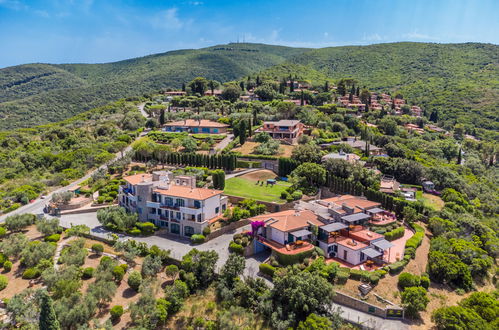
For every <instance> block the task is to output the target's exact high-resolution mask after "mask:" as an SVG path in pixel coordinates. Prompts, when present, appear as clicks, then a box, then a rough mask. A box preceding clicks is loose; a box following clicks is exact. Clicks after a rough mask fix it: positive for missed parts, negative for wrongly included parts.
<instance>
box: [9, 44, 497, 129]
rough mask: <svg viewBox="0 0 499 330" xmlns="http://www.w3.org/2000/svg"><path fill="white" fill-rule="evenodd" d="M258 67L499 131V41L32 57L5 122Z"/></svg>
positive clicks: (17, 79)
mask: <svg viewBox="0 0 499 330" xmlns="http://www.w3.org/2000/svg"><path fill="white" fill-rule="evenodd" d="M257 72H263V73H267V74H269V75H272V76H275V77H279V76H282V77H283V76H288V75H289V74H292V73H295V74H297V75H298V76H303V77H307V78H310V79H311V80H317V81H323V80H325V79H331V80H335V79H340V78H346V77H351V78H354V79H356V80H357V81H358V84H359V85H361V86H367V87H368V88H369V89H371V90H381V91H390V92H399V93H401V94H402V95H403V96H404V98H406V99H408V100H409V101H410V102H414V103H416V104H418V105H420V106H422V108H423V109H424V110H426V111H427V114H429V113H431V112H432V111H434V110H438V116H439V121H443V124H444V125H447V126H452V125H453V124H454V123H455V122H456V121H457V122H461V123H465V124H469V125H473V126H474V127H475V126H476V127H482V128H486V129H493V130H496V131H497V130H498V125H499V120H498V117H497V112H498V111H497V109H498V108H499V101H498V100H499V78H498V77H499V46H497V45H491V44H479V43H467V44H431V43H409V42H401V43H391V44H378V45H370V46H348V47H331V48H322V49H313V50H312V49H304V48H291V47H282V46H270V45H262V44H228V45H220V46H213V47H209V48H204V49H199V50H179V51H172V52H167V53H163V54H157V55H151V56H146V57H141V58H135V59H130V60H126V61H120V62H114V63H105V64H63V65H48V64H29V65H21V66H15V67H10V68H5V69H1V70H0V119H1V120H0V130H1V129H5V128H15V127H26V126H33V125H36V124H43V123H47V122H53V121H58V120H62V119H65V118H68V117H71V116H73V115H74V114H77V113H80V112H82V111H84V110H87V109H89V108H93V107H96V106H99V105H102V104H105V103H107V102H108V101H110V100H116V99H118V98H122V97H127V96H136V95H141V94H143V93H146V92H154V91H157V90H159V89H161V88H165V87H173V88H179V87H180V86H181V84H182V83H183V82H188V81H190V80H191V79H192V78H194V77H196V76H204V77H206V78H208V79H215V80H218V81H220V82H225V81H230V80H234V79H237V78H240V77H243V76H245V75H248V74H255V73H257Z"/></svg>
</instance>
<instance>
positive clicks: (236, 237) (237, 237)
mask: <svg viewBox="0 0 499 330" xmlns="http://www.w3.org/2000/svg"><path fill="white" fill-rule="evenodd" d="M241 238H243V234H241V233H239V234H234V236H232V239H233V240H234V241H235V240H237V239H241Z"/></svg>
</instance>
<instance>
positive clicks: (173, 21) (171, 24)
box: [151, 8, 192, 30]
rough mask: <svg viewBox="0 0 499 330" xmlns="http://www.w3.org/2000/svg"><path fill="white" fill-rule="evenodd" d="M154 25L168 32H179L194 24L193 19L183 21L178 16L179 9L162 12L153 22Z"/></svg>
mask: <svg viewBox="0 0 499 330" xmlns="http://www.w3.org/2000/svg"><path fill="white" fill-rule="evenodd" d="M151 23H152V25H153V26H154V27H156V28H160V29H167V30H179V29H181V28H184V27H186V26H189V25H191V24H192V20H191V19H187V20H182V19H180V17H179V16H178V9H177V8H170V9H167V10H164V11H161V12H160V13H158V14H157V15H156V17H154V18H153V19H152V21H151Z"/></svg>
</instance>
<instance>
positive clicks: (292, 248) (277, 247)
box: [257, 235, 315, 255]
mask: <svg viewBox="0 0 499 330" xmlns="http://www.w3.org/2000/svg"><path fill="white" fill-rule="evenodd" d="M257 239H258V241H259V242H260V243H262V244H263V245H265V246H267V247H269V248H271V249H272V250H274V251H275V252H278V253H280V254H285V255H293V254H299V253H302V252H306V251H310V250H313V249H314V247H315V246H314V245H313V244H312V243H310V242H308V241H303V240H300V241H296V242H293V243H288V244H286V245H282V244H279V243H277V242H276V241H274V240H268V239H265V238H264V237H262V236H260V235H259V236H258V237H257Z"/></svg>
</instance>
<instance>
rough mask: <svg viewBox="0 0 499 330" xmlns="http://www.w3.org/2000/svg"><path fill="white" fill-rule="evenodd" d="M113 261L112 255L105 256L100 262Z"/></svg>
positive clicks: (102, 263)
mask: <svg viewBox="0 0 499 330" xmlns="http://www.w3.org/2000/svg"><path fill="white" fill-rule="evenodd" d="M112 261H113V258H111V257H110V256H103V257H102V258H101V259H100V262H99V264H101V265H104V264H108V263H111V262H112Z"/></svg>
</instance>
